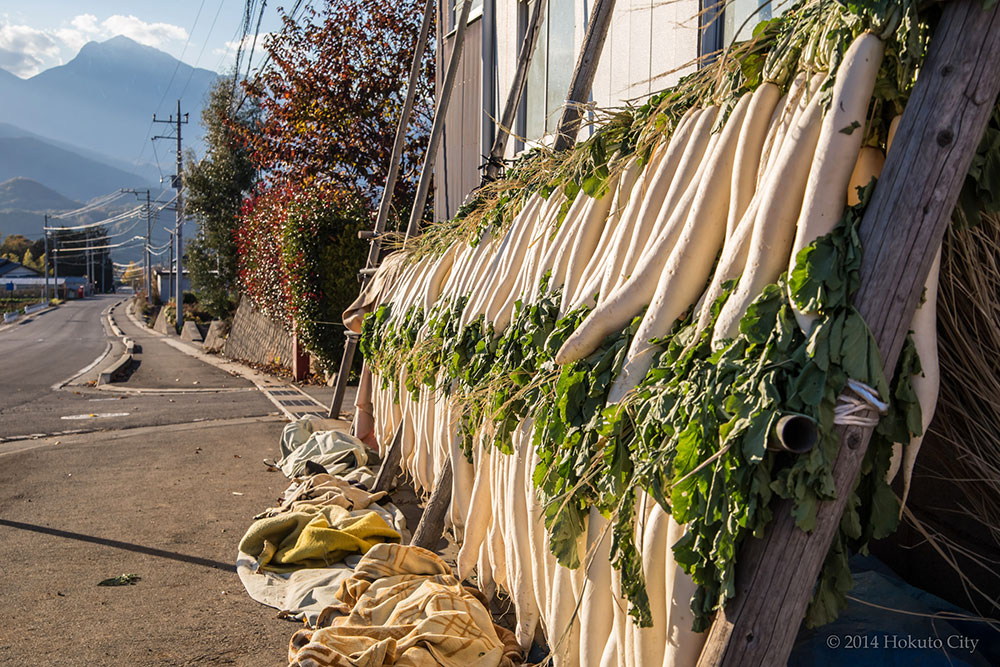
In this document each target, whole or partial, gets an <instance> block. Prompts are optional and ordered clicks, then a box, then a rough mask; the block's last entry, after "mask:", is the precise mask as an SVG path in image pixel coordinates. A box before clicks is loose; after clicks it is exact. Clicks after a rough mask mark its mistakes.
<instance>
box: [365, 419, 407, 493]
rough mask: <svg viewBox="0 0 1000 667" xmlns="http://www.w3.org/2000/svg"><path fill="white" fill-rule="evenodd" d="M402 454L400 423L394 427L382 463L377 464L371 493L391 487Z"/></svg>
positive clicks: (401, 429) (401, 426)
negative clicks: (394, 431) (394, 430)
mask: <svg viewBox="0 0 1000 667" xmlns="http://www.w3.org/2000/svg"><path fill="white" fill-rule="evenodd" d="M402 454H403V425H402V424H400V425H399V426H398V427H396V433H395V435H393V437H392V442H391V443H389V448H388V449H386V451H385V458H384V459H382V465H380V466H379V468H378V474H377V475H375V483H374V484H373V485H372V493H378V492H379V491H386V492H388V491H390V490H391V489H392V483H393V482H394V481H395V480H396V475H398V474H399V460H400V459H401V458H402Z"/></svg>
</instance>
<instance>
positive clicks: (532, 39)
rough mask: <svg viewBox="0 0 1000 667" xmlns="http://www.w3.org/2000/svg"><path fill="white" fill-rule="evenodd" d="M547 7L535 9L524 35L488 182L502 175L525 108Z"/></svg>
mask: <svg viewBox="0 0 1000 667" xmlns="http://www.w3.org/2000/svg"><path fill="white" fill-rule="evenodd" d="M547 4H548V3H547V2H545V1H544V0H538V1H537V2H535V4H534V6H533V7H532V8H531V18H530V19H528V29H527V31H525V33H524V41H523V42H521V50H520V51H518V53H517V69H516V70H515V71H514V80H513V81H512V82H511V84H510V92H508V93H507V101H506V102H505V103H504V108H503V114H502V115H501V116H500V122H499V123H497V136H496V139H494V141H493V148H491V149H490V154H489V155H488V156H487V157H486V170H485V172H484V174H483V181H484V182H486V181H492V180H495V179H496V177H497V175H498V174H499V173H500V166H501V165H502V164H503V154H504V153H505V152H506V151H507V138H508V137H509V136H510V132H511V128H513V127H514V117H515V116H516V115H517V108H518V107H519V106H520V105H521V97H522V96H523V95H524V86H525V84H526V83H527V82H528V68H529V67H530V65H531V58H532V57H533V56H534V54H535V46H536V45H537V44H538V35H539V33H540V32H541V30H542V17H543V16H544V15H545V5H547Z"/></svg>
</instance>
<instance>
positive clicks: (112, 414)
mask: <svg viewBox="0 0 1000 667" xmlns="http://www.w3.org/2000/svg"><path fill="white" fill-rule="evenodd" d="M128 415H129V413H127V412H96V413H94V412H92V413H90V414H87V415H65V416H63V417H60V419H72V420H80V419H106V418H108V417H128Z"/></svg>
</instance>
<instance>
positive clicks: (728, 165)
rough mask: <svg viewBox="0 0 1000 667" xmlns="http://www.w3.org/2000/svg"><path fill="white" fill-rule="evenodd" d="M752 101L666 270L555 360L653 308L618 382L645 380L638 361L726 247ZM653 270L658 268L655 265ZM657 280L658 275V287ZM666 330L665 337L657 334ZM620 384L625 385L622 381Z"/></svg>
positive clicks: (635, 286) (647, 279)
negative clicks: (737, 162) (736, 165)
mask: <svg viewBox="0 0 1000 667" xmlns="http://www.w3.org/2000/svg"><path fill="white" fill-rule="evenodd" d="M750 99H751V97H750V95H749V94H748V95H744V96H743V98H742V99H740V101H739V103H737V105H736V107H735V108H734V109H733V111H732V114H731V115H730V117H729V120H728V121H727V123H726V125H725V127H724V128H723V130H722V134H721V136H720V138H719V145H718V148H717V150H716V151H715V152H714V154H713V155H712V156H711V157H710V159H709V162H708V163H707V167H706V170H705V174H704V176H701V177H700V180H699V182H698V189H697V192H696V194H695V196H694V201H693V203H692V205H691V208H690V211H689V212H688V214H687V219H686V221H685V223H684V227H683V229H682V230H681V233H680V235H679V236H678V239H677V242H676V244H674V247H673V249H672V250H671V251H670V254H669V256H668V257H667V258H666V261H665V263H664V264H663V265H662V269H661V270H660V271H659V273H658V274H653V273H652V272H646V271H643V272H639V271H637V272H636V273H635V274H634V275H633V276H632V278H631V279H630V280H629V282H627V283H626V284H625V285H624V286H623V287H622V289H621V290H620V291H619V292H617V293H616V294H614V295H612V297H611V298H609V299H608V301H607V302H606V304H607V308H606V309H604V311H603V312H602V313H600V315H599V316H598V309H601V307H602V306H604V305H605V304H601V306H598V309H595V311H594V312H593V313H591V316H590V317H588V318H587V319H586V320H584V322H583V324H582V325H581V326H580V327H579V328H578V329H577V330H576V331H575V332H574V333H573V335H572V336H570V337H569V338H568V339H567V340H566V343H565V344H564V345H563V347H562V349H560V350H559V353H558V354H557V355H556V361H561V360H563V359H565V360H568V361H569V360H573V359H574V358H576V359H579V358H582V357H584V356H586V355H588V354H590V353H591V352H592V351H593V349H594V348H596V347H597V345H599V344H600V341H601V340H603V338H604V337H605V336H607V335H608V333H611V331H613V330H620V329H621V328H622V327H624V326H625V324H627V323H628V321H629V320H630V319H631V318H632V317H634V316H635V315H636V314H638V312H639V311H640V310H641V308H642V307H643V306H645V305H646V304H647V303H648V304H649V308H648V309H647V310H646V314H645V316H644V317H643V320H642V323H641V324H640V325H639V330H638V332H637V333H636V336H635V338H634V339H633V341H632V346H631V347H630V349H629V353H628V360H627V361H626V362H625V367H624V368H623V370H622V375H620V376H619V377H620V378H622V376H625V377H624V378H623V379H622V381H623V382H624V383H626V385H629V388H631V382H632V380H631V379H630V376H631V375H632V374H634V373H635V372H638V371H641V376H644V375H645V372H646V370H648V367H647V368H645V369H643V368H640V366H641V365H642V363H639V365H638V366H636V362H635V361H634V358H635V357H637V355H639V354H640V352H641V351H642V350H643V349H645V348H646V347H648V346H649V342H648V341H649V339H650V338H654V337H657V336H662V335H664V334H665V333H666V332H667V331H669V330H670V327H671V326H673V322H674V321H675V320H676V319H677V318H678V317H680V316H681V315H682V314H683V312H684V311H685V310H686V309H687V308H688V307H689V306H691V304H692V303H694V302H695V301H696V300H697V298H698V295H699V294H700V293H701V292H702V291H703V286H704V284H705V281H707V280H708V278H709V275H710V274H711V271H712V261H713V260H714V258H715V256H716V254H717V253H718V252H719V249H720V248H721V247H722V245H723V243H724V242H725V235H726V218H727V212H728V211H727V209H728V206H729V186H730V185H731V182H732V170H733V159H734V156H735V153H736V146H737V143H738V139H739V136H740V130H741V128H742V125H743V120H744V117H745V115H746V110H747V107H748V106H749V104H750ZM652 266H653V268H654V269H655V268H657V267H656V265H655V264H652ZM653 275H658V277H657V279H656V281H655V284H654V280H653V279H652V276H653ZM675 277H676V278H677V279H675ZM637 297H639V298H637ZM591 322H594V324H591ZM597 323H601V324H605V325H606V324H614V325H615V326H616V328H615V329H612V330H607V331H601V328H600V327H599V325H598V324H597ZM588 329H589V331H588ZM661 330H662V331H663V333H655V332H657V331H661ZM581 353H582V354H581ZM641 376H640V377H641ZM615 384H616V385H618V386H619V387H624V386H625V385H621V384H619V383H618V382H617V381H616V383H615ZM613 386H614V385H613ZM619 398H620V396H617V395H616V398H612V397H610V396H609V398H608V400H609V402H617V400H618V399H619Z"/></svg>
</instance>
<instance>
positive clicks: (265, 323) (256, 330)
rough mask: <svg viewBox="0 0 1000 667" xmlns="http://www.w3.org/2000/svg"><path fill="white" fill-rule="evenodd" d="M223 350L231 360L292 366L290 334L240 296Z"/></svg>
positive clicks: (285, 366)
mask: <svg viewBox="0 0 1000 667" xmlns="http://www.w3.org/2000/svg"><path fill="white" fill-rule="evenodd" d="M223 353H224V354H225V355H226V356H227V357H229V358H230V359H238V360H240V361H249V362H252V363H256V364H275V365H277V366H282V367H284V368H291V365H292V335H291V334H290V333H288V332H287V331H285V329H284V328H283V327H282V326H281V325H280V324H277V323H276V322H272V321H271V320H270V319H269V318H268V317H267V316H266V315H264V314H263V313H261V312H260V311H258V310H256V309H255V308H254V307H253V305H252V304H251V303H250V299H247V298H243V299H241V300H240V305H239V307H238V308H237V309H236V315H234V316H233V326H232V329H231V330H230V332H229V337H228V338H227V339H226V343H225V347H224V348H223Z"/></svg>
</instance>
